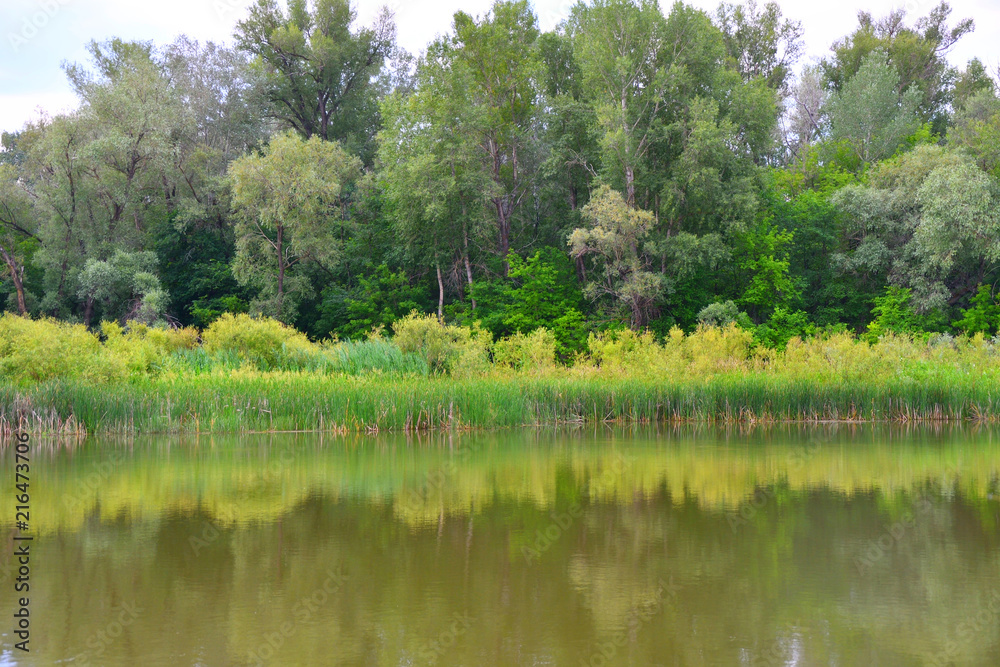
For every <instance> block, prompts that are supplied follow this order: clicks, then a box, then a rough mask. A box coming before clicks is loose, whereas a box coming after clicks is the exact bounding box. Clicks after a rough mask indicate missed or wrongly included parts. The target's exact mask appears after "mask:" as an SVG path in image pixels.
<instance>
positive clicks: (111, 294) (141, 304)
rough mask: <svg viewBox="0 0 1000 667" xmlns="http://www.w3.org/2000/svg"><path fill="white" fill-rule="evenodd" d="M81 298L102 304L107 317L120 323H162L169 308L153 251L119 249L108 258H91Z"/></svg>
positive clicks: (84, 272)
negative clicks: (124, 250)
mask: <svg viewBox="0 0 1000 667" xmlns="http://www.w3.org/2000/svg"><path fill="white" fill-rule="evenodd" d="M80 297H81V298H83V299H86V300H89V301H92V302H96V303H98V304H100V305H101V306H102V311H103V313H104V315H105V317H110V318H114V319H116V320H118V321H119V322H120V323H121V324H125V323H127V322H129V321H136V322H141V323H142V324H161V323H162V322H163V319H162V318H163V314H164V312H165V311H166V307H167V293H166V292H165V291H164V290H163V288H162V287H161V285H160V279H159V278H157V276H156V254H155V253H152V252H123V251H120V250H119V251H117V252H115V254H114V255H112V256H111V258H110V259H108V260H97V259H88V260H87V262H86V264H85V265H84V267H83V271H82V272H81V273H80Z"/></svg>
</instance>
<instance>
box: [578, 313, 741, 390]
mask: <svg viewBox="0 0 1000 667" xmlns="http://www.w3.org/2000/svg"><path fill="white" fill-rule="evenodd" d="M752 341H753V336H752V334H751V333H750V332H748V331H744V330H743V329H740V328H739V327H737V326H736V325H734V324H731V325H729V326H727V327H725V328H719V327H709V326H701V327H698V329H697V330H696V331H695V332H693V333H691V334H687V335H685V334H684V332H683V331H681V330H680V329H678V328H676V327H675V328H674V329H672V330H671V331H670V333H669V334H668V335H667V337H666V340H665V341H664V342H663V343H662V344H661V343H659V342H657V340H656V338H655V337H654V336H653V334H652V333H651V332H649V331H644V332H641V333H639V332H635V331H632V330H630V329H625V330H621V331H612V332H602V333H598V334H591V335H590V338H589V340H588V341H587V346H588V348H589V349H590V358H591V361H592V362H593V363H594V364H596V365H598V366H599V367H600V368H601V369H602V371H603V372H605V373H606V374H613V375H621V374H625V375H635V376H640V377H649V376H654V377H661V378H664V379H694V378H701V377H708V376H711V375H715V374H717V373H725V372H733V371H744V370H748V369H749V359H750V347H751V343H752Z"/></svg>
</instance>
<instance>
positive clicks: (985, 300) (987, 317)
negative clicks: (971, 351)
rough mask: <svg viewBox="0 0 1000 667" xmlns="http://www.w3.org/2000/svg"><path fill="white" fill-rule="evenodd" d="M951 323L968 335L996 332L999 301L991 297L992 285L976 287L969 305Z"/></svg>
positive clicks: (998, 324)
mask: <svg viewBox="0 0 1000 667" xmlns="http://www.w3.org/2000/svg"><path fill="white" fill-rule="evenodd" d="M951 324H952V326H953V327H955V328H956V329H961V330H962V331H964V332H965V334H966V335H968V336H973V335H975V334H977V333H983V334H992V333H996V330H997V327H998V326H1000V303H998V302H997V300H996V299H995V298H994V297H993V289H992V287H991V286H990V285H980V286H979V287H977V288H976V295H975V296H973V297H972V299H971V303H970V305H969V307H968V308H966V309H965V310H963V311H962V317H961V318H960V319H958V320H956V321H954V322H952V323H951Z"/></svg>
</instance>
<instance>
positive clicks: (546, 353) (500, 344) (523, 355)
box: [493, 329, 556, 373]
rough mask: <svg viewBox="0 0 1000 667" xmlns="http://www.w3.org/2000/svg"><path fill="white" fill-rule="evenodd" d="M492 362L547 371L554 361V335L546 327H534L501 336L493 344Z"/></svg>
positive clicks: (518, 368) (539, 371) (521, 369)
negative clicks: (527, 330) (522, 331)
mask: <svg viewBox="0 0 1000 667" xmlns="http://www.w3.org/2000/svg"><path fill="white" fill-rule="evenodd" d="M493 363H495V364H496V365H497V366H506V367H509V368H513V369H514V370H518V371H525V370H530V371H534V372H538V373H544V372H546V371H549V370H551V369H552V368H553V367H554V366H555V363H556V337H555V335H554V334H553V333H552V332H551V331H549V330H548V329H535V330H534V331H532V332H531V333H529V334H523V333H515V334H513V335H511V336H508V337H507V338H501V339H500V340H498V341H497V342H496V343H494V344H493Z"/></svg>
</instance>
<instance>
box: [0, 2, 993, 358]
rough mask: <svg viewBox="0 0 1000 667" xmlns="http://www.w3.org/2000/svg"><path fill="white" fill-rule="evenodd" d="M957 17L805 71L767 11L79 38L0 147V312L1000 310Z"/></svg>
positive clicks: (977, 67)
mask: <svg viewBox="0 0 1000 667" xmlns="http://www.w3.org/2000/svg"><path fill="white" fill-rule="evenodd" d="M973 28H974V25H973V21H972V20H971V19H960V20H955V19H953V17H951V9H950V8H949V6H948V5H947V4H945V3H942V4H940V5H939V6H937V7H935V8H933V9H932V10H931V11H930V12H929V14H928V15H926V16H922V17H909V16H906V15H905V13H904V12H902V11H897V12H894V13H892V14H890V15H888V16H884V17H873V16H871V15H869V14H866V13H864V12H862V13H860V14H859V15H858V22H857V27H856V28H855V30H854V31H853V32H852V33H851V34H849V35H846V36H844V37H843V38H842V39H840V40H838V41H837V42H835V43H834V44H833V45H831V48H830V51H829V53H828V55H827V56H826V57H825V58H823V59H822V60H820V61H819V62H815V63H812V64H806V63H802V62H800V61H801V59H802V53H803V50H804V40H805V39H806V36H805V35H803V31H802V29H801V26H800V24H799V23H797V22H795V21H794V20H791V19H789V18H786V17H785V16H783V15H782V12H781V10H780V8H779V7H778V6H777V5H776V4H774V3H769V4H766V5H763V6H758V5H756V4H755V3H754V2H752V1H751V2H749V3H747V4H745V5H733V4H728V3H723V4H721V5H720V6H719V7H718V9H717V11H716V12H715V13H714V14H708V13H705V12H702V11H699V10H696V9H693V8H692V7H690V6H687V5H684V4H683V3H680V2H678V3H676V4H674V5H672V6H670V7H660V6H659V5H658V4H657V3H656V2H655V1H648V0H639V1H629V0H595V1H594V2H590V3H583V2H581V3H579V4H577V5H576V6H575V7H573V9H572V11H571V12H570V14H569V15H568V16H566V17H565V20H564V21H563V22H561V23H560V24H559V26H558V28H557V29H556V30H554V31H552V32H548V33H541V32H540V31H539V29H538V20H537V18H536V16H535V15H534V13H533V10H532V7H531V5H530V4H529V3H528V2H526V1H524V0H521V1H500V2H497V3H495V4H494V5H493V7H492V9H491V10H490V11H489V13H488V14H486V15H484V16H479V17H473V16H469V15H467V14H465V13H463V12H458V13H456V14H455V16H454V21H453V24H452V25H451V26H441V31H442V33H441V35H442V36H440V37H439V38H438V39H437V40H436V41H434V42H432V43H431V44H430V45H429V46H428V47H427V49H426V51H425V52H423V53H421V54H419V55H416V54H410V53H406V52H405V51H403V50H402V49H401V48H400V47H398V46H397V44H396V40H395V26H394V20H393V16H392V15H391V14H390V13H389V12H388V10H385V11H383V13H382V14H381V15H380V17H379V18H378V20H377V21H375V23H374V24H373V25H357V22H356V21H355V11H354V9H353V8H352V7H351V5H350V3H349V2H348V0H316V1H315V2H310V3H307V2H305V0H292V1H291V2H290V3H289V5H288V9H287V11H286V10H284V9H282V7H281V6H279V4H278V3H276V2H275V1H274V0H259V1H258V2H257V4H256V5H254V6H253V7H252V8H251V9H250V11H249V13H248V15H247V16H246V17H245V18H244V19H243V20H241V21H240V22H239V23H238V24H237V26H236V29H235V34H234V40H233V44H234V45H233V47H232V48H229V47H227V46H221V45H217V44H212V43H207V44H201V43H198V42H194V41H191V40H189V39H187V38H185V37H183V36H182V37H179V38H178V39H177V40H176V41H174V42H173V43H170V44H165V45H159V44H153V43H143V42H125V41H121V40H117V39H114V40H110V41H108V42H104V43H91V44H90V46H89V52H90V55H91V59H90V61H89V62H86V63H72V64H67V65H66V66H65V73H66V76H67V77H68V78H69V81H70V82H71V83H72V85H73V87H74V89H75V91H76V94H77V95H78V97H79V102H80V106H79V109H78V110H76V111H74V112H72V113H69V114H65V115H57V116H54V117H43V118H41V119H40V120H37V121H33V122H30V123H28V124H27V125H26V126H25V127H24V128H23V129H22V130H20V131H18V132H13V133H8V134H4V136H3V147H4V149H3V151H2V152H0V254H2V258H3V278H4V280H3V283H2V287H0V290H2V292H3V297H4V301H3V303H4V306H5V308H6V310H7V311H9V312H11V313H16V314H21V315H30V316H32V317H35V318H37V317H48V318H55V319H58V320H61V321H65V322H71V323H82V324H83V325H85V326H87V327H90V328H91V329H94V330H96V328H97V327H98V326H99V324H100V323H101V322H103V321H107V322H118V323H119V324H121V325H124V326H128V324H129V322H137V323H142V324H145V325H150V326H161V327H162V326H173V327H177V326H181V327H184V326H194V327H198V328H204V327H206V326H208V325H209V324H211V323H212V322H213V321H214V320H215V319H216V318H218V317H219V316H220V315H221V314H223V313H234V314H236V313H250V314H253V315H264V316H268V317H273V318H276V319H278V320H280V321H281V322H284V323H286V324H289V325H291V326H294V327H295V328H297V329H298V330H300V331H302V332H304V333H306V334H307V335H308V336H309V338H311V339H313V340H317V341H319V340H324V339H328V338H331V337H336V338H338V339H340V340H358V339H363V338H365V337H366V336H368V335H369V334H370V333H371V332H372V331H373V330H382V329H385V330H386V332H387V333H388V332H389V331H390V330H391V327H392V325H393V324H394V323H395V322H396V321H397V320H399V319H401V318H403V317H405V316H407V315H408V314H409V313H411V312H412V311H418V312H420V313H429V314H436V315H437V316H438V318H439V319H441V320H442V321H447V322H449V323H453V324H457V325H472V324H473V323H476V322H478V323H479V325H480V326H481V327H482V328H483V329H485V330H486V331H488V332H489V333H490V334H492V335H493V336H494V337H496V338H502V337H505V336H509V335H511V334H515V333H522V334H528V333H531V332H532V331H535V330H537V329H539V328H545V329H546V330H548V331H550V332H553V333H554V335H555V337H556V340H557V346H558V350H559V352H560V356H561V358H563V359H568V358H569V357H570V356H571V355H573V354H574V353H578V352H581V351H584V350H585V349H586V341H587V336H588V333H589V332H601V331H608V330H612V331H614V330H620V329H623V328H625V327H628V328H632V329H633V330H636V331H643V330H647V329H648V330H649V331H650V332H652V333H653V334H654V335H655V336H657V337H658V338H660V339H663V338H664V337H666V336H667V335H668V333H669V331H670V330H671V329H672V328H674V327H679V328H681V329H683V330H685V331H688V332H690V331H693V330H694V329H695V328H697V327H698V325H699V324H702V325H712V324H717V325H725V324H728V323H730V322H735V323H736V324H737V325H738V326H740V327H741V328H744V329H746V330H747V331H751V332H753V335H754V338H755V340H756V341H757V343H758V344H760V345H763V346H768V347H778V348H781V347H783V346H784V344H785V343H786V342H787V341H788V340H789V339H790V338H791V337H793V336H800V337H805V336H810V335H816V334H823V333H824V332H830V331H847V332H853V333H855V334H857V335H860V336H862V337H863V338H867V339H868V340H869V341H871V342H873V341H875V340H877V339H878V337H879V336H881V335H883V334H884V333H885V332H887V331H892V332H895V333H900V334H920V333H922V332H929V333H934V334H939V335H961V334H968V335H972V334H975V333H980V332H981V333H983V334H985V335H986V336H987V337H989V336H991V335H993V334H994V333H996V329H997V326H998V324H1000V305H998V303H997V300H996V290H995V288H994V283H995V282H996V281H997V279H998V277H1000V272H998V270H1000V262H998V260H1000V207H998V205H997V203H998V201H997V199H998V197H1000V188H998V180H997V179H998V176H1000V98H998V94H997V93H998V90H997V83H996V80H995V78H994V76H993V75H995V73H993V72H990V71H988V70H987V68H986V66H984V64H983V63H982V62H981V61H979V60H972V61H970V62H968V63H967V65H966V66H965V67H964V68H955V67H953V66H952V65H950V64H949V62H948V60H947V55H948V53H949V50H950V49H951V48H952V47H953V46H954V45H955V44H956V42H958V41H959V40H961V39H962V37H963V36H964V35H967V34H968V33H969V32H970V31H972V30H973Z"/></svg>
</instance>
